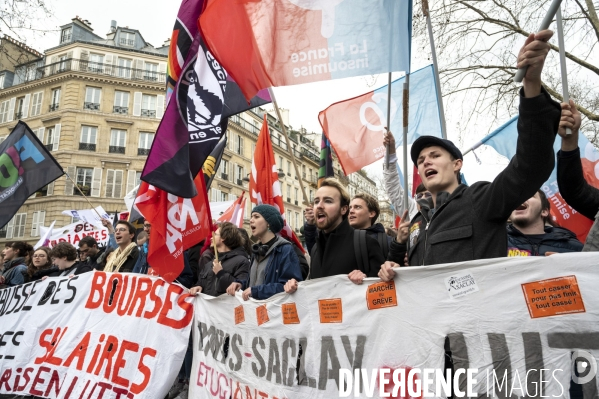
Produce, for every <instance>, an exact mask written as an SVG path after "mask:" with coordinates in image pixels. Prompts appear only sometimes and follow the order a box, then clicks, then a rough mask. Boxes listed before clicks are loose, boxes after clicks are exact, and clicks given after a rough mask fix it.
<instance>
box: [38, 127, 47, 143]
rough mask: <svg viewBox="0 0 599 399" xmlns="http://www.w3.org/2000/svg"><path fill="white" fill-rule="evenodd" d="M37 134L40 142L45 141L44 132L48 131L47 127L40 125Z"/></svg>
mask: <svg viewBox="0 0 599 399" xmlns="http://www.w3.org/2000/svg"><path fill="white" fill-rule="evenodd" d="M36 132H37V133H36V134H37V138H38V139H40V142H42V143H43V142H44V133H45V132H46V128H45V127H40V128H39V129H37V130H36Z"/></svg>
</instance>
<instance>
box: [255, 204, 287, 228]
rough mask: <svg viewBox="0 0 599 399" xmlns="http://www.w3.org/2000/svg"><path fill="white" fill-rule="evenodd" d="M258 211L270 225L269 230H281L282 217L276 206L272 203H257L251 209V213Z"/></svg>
mask: <svg viewBox="0 0 599 399" xmlns="http://www.w3.org/2000/svg"><path fill="white" fill-rule="evenodd" d="M254 212H256V213H259V214H260V216H262V217H263V218H264V220H266V223H268V225H269V227H270V231H272V232H273V233H275V234H276V233H278V232H279V231H281V230H283V223H284V222H283V218H282V217H281V213H280V212H279V210H278V209H277V208H275V207H274V206H272V205H258V206H257V207H255V208H254V209H252V213H254Z"/></svg>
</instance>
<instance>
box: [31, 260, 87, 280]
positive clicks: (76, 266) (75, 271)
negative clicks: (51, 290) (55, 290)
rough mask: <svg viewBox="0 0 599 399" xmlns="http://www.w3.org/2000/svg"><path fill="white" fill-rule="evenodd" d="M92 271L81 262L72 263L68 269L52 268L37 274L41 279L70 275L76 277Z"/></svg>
mask: <svg viewBox="0 0 599 399" xmlns="http://www.w3.org/2000/svg"><path fill="white" fill-rule="evenodd" d="M93 270H94V269H93V268H92V267H91V266H90V265H89V264H86V263H83V262H75V263H73V266H71V267H69V268H68V269H64V270H60V269H59V268H58V267H56V266H52V267H51V268H49V269H46V270H42V271H40V272H39V274H40V275H42V277H43V276H44V275H45V276H48V277H60V276H70V275H71V274H72V275H75V276H78V275H80V274H83V273H87V272H91V271H93Z"/></svg>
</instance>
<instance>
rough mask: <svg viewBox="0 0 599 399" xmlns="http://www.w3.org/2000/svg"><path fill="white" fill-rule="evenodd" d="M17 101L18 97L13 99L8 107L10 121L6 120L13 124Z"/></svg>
mask: <svg viewBox="0 0 599 399" xmlns="http://www.w3.org/2000/svg"><path fill="white" fill-rule="evenodd" d="M16 101H17V99H16V97H13V98H11V99H10V103H9V105H8V119H6V121H7V122H12V121H13V119H14V118H15V103H16Z"/></svg>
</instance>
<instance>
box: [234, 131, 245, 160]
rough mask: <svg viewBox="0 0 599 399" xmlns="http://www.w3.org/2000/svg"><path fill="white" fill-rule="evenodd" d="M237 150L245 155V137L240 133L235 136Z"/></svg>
mask: <svg viewBox="0 0 599 399" xmlns="http://www.w3.org/2000/svg"><path fill="white" fill-rule="evenodd" d="M235 152H236V153H238V154H239V155H243V137H241V136H240V135H237V136H236V137H235Z"/></svg>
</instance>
